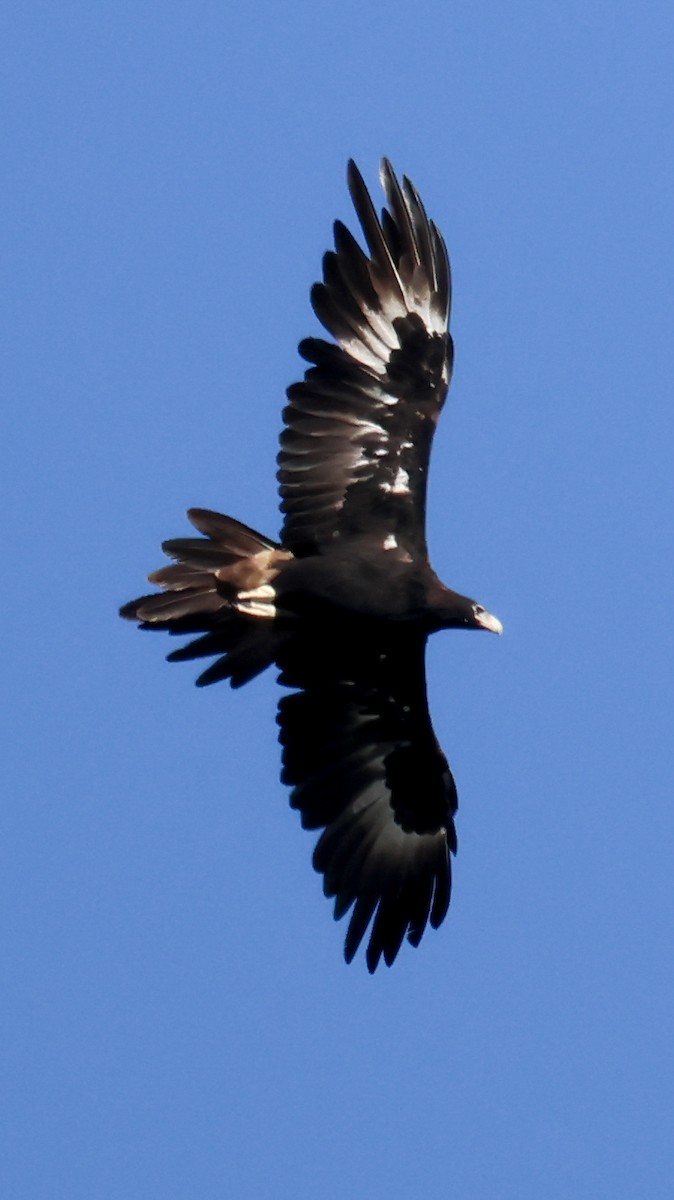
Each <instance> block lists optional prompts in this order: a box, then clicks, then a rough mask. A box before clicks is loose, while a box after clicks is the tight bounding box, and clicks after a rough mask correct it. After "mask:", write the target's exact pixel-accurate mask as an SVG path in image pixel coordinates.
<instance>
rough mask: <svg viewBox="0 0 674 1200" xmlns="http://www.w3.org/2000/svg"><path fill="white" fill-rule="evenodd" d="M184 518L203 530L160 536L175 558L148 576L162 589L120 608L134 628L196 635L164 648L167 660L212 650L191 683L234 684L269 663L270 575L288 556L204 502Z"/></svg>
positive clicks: (272, 651)
mask: <svg viewBox="0 0 674 1200" xmlns="http://www.w3.org/2000/svg"><path fill="white" fill-rule="evenodd" d="M187 516H188V518H189V520H190V521H191V523H192V525H194V527H195V529H197V530H198V531H199V532H200V533H201V534H203V535H204V536H203V537H188V538H171V539H170V540H169V541H166V542H164V543H163V547H162V548H163V550H164V552H165V554H167V555H168V557H169V558H172V559H174V560H175V561H174V562H173V563H172V564H171V565H170V566H168V567H161V568H160V569H159V570H158V571H153V572H152V574H151V575H149V576H148V578H149V581H150V583H156V584H158V585H159V587H160V588H162V589H163V590H162V591H161V592H154V593H152V594H151V595H148V596H139V597H138V599H137V600H131V601H130V602H129V603H128V604H125V605H124V606H123V608H121V609H120V614H121V616H123V617H126V618H127V619H128V620H131V621H138V622H139V623H140V628H141V629H161V630H164V631H165V632H168V633H172V634H190V633H198V634H201V636H200V637H198V638H196V640H194V641H192V642H189V643H188V644H187V645H186V646H182V647H181V648H180V649H179V650H174V651H173V653H172V654H169V655H168V659H169V662H182V661H185V660H189V659H194V658H207V657H211V656H212V655H217V656H218V658H217V661H216V662H214V663H213V664H212V665H211V666H210V667H208V668H207V669H206V670H205V671H203V672H202V674H201V675H200V676H199V678H198V679H197V684H198V685H199V686H203V685H205V684H208V683H215V682H216V680H219V679H229V680H230V681H231V684H232V687H240V686H241V685H242V684H244V683H247V682H248V680H249V679H252V678H253V677H254V676H255V675H258V674H259V673H260V671H264V670H265V668H266V667H268V666H270V665H271V663H272V662H273V661H274V658H275V655H276V649H277V644H278V636H279V635H278V629H277V624H276V621H275V617H276V604H275V600H276V593H275V589H274V580H275V579H276V576H277V575H278V572H279V569H280V567H281V566H282V565H283V563H284V562H286V561H287V560H288V559H290V558H292V555H291V554H290V553H288V551H285V550H282V549H281V547H280V546H279V545H278V544H277V543H276V542H272V541H270V540H269V539H268V538H265V537H263V536H262V534H260V533H256V532H255V530H254V529H250V528H249V527H248V526H247V525H243V524H242V523H241V522H240V521H235V520H234V518H233V517H226V516H223V515H222V514H221V513H216V512H211V511H209V510H208V509H205V508H191V509H190V510H189V511H188V514H187Z"/></svg>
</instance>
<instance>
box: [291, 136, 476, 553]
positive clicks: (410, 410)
mask: <svg viewBox="0 0 674 1200" xmlns="http://www.w3.org/2000/svg"><path fill="white" fill-rule="evenodd" d="M348 179H349V189H350V192H351V197H352V199H353V203H354V206H355V209H356V213H357V214H358V218H359V220H360V223H361V226H362V228H363V232H364V234H365V239H366V241H367V246H368V249H369V257H368V255H366V254H365V253H364V251H363V250H362V249H361V247H360V246H359V245H358V243H357V242H356V240H355V238H354V237H353V236H352V235H351V233H349V231H348V229H347V228H346V227H345V226H344V225H343V224H342V223H341V222H340V221H337V222H336V224H335V251H334V252H333V251H329V252H328V253H327V254H326V255H325V257H324V260H323V283H317V284H315V285H314V288H313V290H312V293H311V299H312V304H313V307H314V310H315V312H316V315H317V316H318V318H319V319H320V321H321V322H322V323H323V325H324V326H325V328H326V329H327V330H328V331H329V332H330V333H331V334H332V335H333V337H334V338H335V340H336V342H337V345H334V344H333V343H331V342H326V341H323V340H322V339H320V338H308V339H307V340H305V341H303V342H302V343H301V344H300V353H301V354H302V356H303V357H304V358H305V359H307V360H308V361H309V362H310V363H313V364H314V365H313V366H311V367H309V369H308V370H307V371H306V374H305V377H304V381H303V382H302V383H295V384H293V385H292V387H290V388H288V398H289V400H290V404H289V405H288V407H287V408H286V409H285V410H284V414H283V415H284V420H285V424H286V428H285V429H284V431H283V433H282V434H281V450H280V453H279V457H278V462H279V472H278V479H279V484H280V492H281V510H282V512H283V513H284V514H285V520H284V525H283V529H282V532H281V540H282V542H283V545H284V546H285V547H286V548H287V549H289V550H292V552H293V553H294V554H296V555H305V554H313V553H315V552H316V551H317V550H321V549H324V548H325V547H326V546H327V545H329V544H332V543H333V542H334V539H336V538H342V537H353V536H358V535H360V534H366V535H369V536H372V535H375V536H376V537H377V538H378V539H379V538H380V539H381V542H382V544H383V543H384V542H385V541H386V538H387V537H393V538H395V539H396V542H397V544H398V545H401V546H405V547H406V548H408V549H409V550H411V551H413V552H416V553H419V554H425V553H426V540H425V515H426V477H427V473H428V463H429V457H430V450H431V443H432V439H433V433H434V431H435V426H436V424H437V420H438V417H439V415H440V410H441V408H442V405H443V403H444V399H445V396H446V393H447V388H448V386H449V380H450V377H451V369H452V354H453V350H452V340H451V337H450V336H449V332H448V329H447V323H448V320H449V308H450V299H451V283H450V273H449V262H448V259H447V251H446V248H445V244H444V242H443V240H442V237H441V235H440V233H439V232H438V230H437V229H436V227H435V225H434V224H433V222H432V221H429V219H428V217H427V216H426V212H425V210H424V207H423V205H422V203H421V200H420V198H419V195H418V193H417V192H416V190H415V188H414V186H413V184H412V183H410V181H409V179H407V178H403V180H402V186H401V185H400V184H399V183H398V180H397V179H396V176H395V175H394V173H393V170H392V168H391V165H390V163H389V162H388V161H387V160H386V159H384V160H383V162H382V168H381V180H382V184H383V186H384V190H385V192H386V197H387V200H388V210H387V209H384V211H383V214H382V219H381V221H380V220H379V219H378V217H377V214H376V212H375V209H374V207H373V204H372V201H371V199H370V196H369V194H368V191H367V189H366V187H365V184H364V183H363V180H362V177H361V175H360V174H359V172H358V170H357V168H356V166H355V164H354V163H353V162H351V163H349V174H348Z"/></svg>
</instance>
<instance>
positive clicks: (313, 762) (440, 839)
mask: <svg viewBox="0 0 674 1200" xmlns="http://www.w3.org/2000/svg"><path fill="white" fill-rule="evenodd" d="M381 182H382V185H383V188H384V191H385V193H386V199H387V207H386V208H384V209H383V212H382V216H381V219H380V218H379V217H378V216H377V213H376V211H375V208H374V206H373V203H372V200H371V199H370V196H369V194H368V191H367V189H366V187H365V184H364V182H363V179H362V177H361V175H360V174H359V172H358V170H357V168H356V166H355V164H354V163H353V162H351V163H349V167H348V183H349V189H350V192H351V197H352V200H353V204H354V207H355V210H356V213H357V215H358V219H359V221H360V224H361V226H362V230H363V234H364V236H365V242H366V245H367V251H365V250H363V249H362V248H361V246H360V245H359V243H358V242H357V241H356V239H355V238H354V237H353V235H352V234H351V233H350V232H349V230H348V229H347V228H346V227H345V226H344V225H343V224H342V223H341V222H340V221H337V222H336V224H335V227H334V234H335V249H334V251H332V250H331V251H328V253H327V254H326V255H325V258H324V260H323V282H322V283H317V284H315V285H314V288H313V290H312V293H311V301H312V304H313V308H314V311H315V313H316V315H317V316H318V318H319V319H320V321H321V322H322V324H323V325H324V326H325V328H326V329H327V331H328V333H329V334H331V335H332V338H333V339H334V340H332V341H325V340H323V339H321V338H315V337H314V338H308V339H306V340H305V341H303V342H301V343H300V347H299V350H300V354H301V355H302V357H303V358H304V359H306V360H307V362H308V363H309V364H310V365H309V366H308V368H307V370H306V371H305V375H304V379H303V380H302V382H301V383H294V384H292V386H291V387H290V388H288V400H289V403H288V406H287V407H286V408H285V409H284V412H283V419H284V429H283V432H282V434H281V449H280V452H279V456H278V465H279V470H278V480H279V485H280V493H281V511H282V513H283V528H282V530H281V534H280V540H279V541H278V542H275V541H271V540H270V539H269V538H266V537H263V536H262V534H260V533H256V532H255V531H254V530H252V529H250V528H248V526H246V525H242V524H241V523H240V522H238V521H235V520H234V519H233V518H232V517H226V516H222V515H220V514H219V513H215V512H211V511H208V510H205V509H201V508H193V509H190V510H189V512H188V514H187V515H188V517H189V520H190V521H191V523H192V525H193V526H194V527H195V528H196V530H197V531H198V533H199V534H201V535H202V536H200V537H187V538H174V539H172V540H170V541H167V542H164V546H163V549H164V551H165V552H166V554H167V555H168V557H169V558H171V559H172V560H173V562H172V564H171V565H170V566H165V567H162V568H161V570H159V571H155V572H154V573H153V574H152V575H150V576H149V578H150V581H151V582H152V583H153V584H158V585H159V587H160V588H161V589H162V590H161V591H159V592H155V593H154V594H152V595H150V596H141V597H140V598H139V599H138V600H133V601H131V603H129V604H126V605H125V606H124V607H123V608H122V610H121V613H122V616H124V617H128V618H129V619H131V620H135V621H139V622H140V627H141V629H165V630H167V631H168V632H169V633H172V634H190V635H191V634H198V635H199V636H198V637H197V638H196V640H193V641H190V642H189V643H188V644H187V645H183V646H182V647H181V648H180V649H179V650H176V651H174V652H173V654H170V655H169V660H170V661H173V662H176V661H183V660H185V659H196V658H201V657H213V658H215V661H214V662H213V663H212V664H211V665H210V666H208V667H207V669H206V670H205V671H203V673H202V674H201V675H200V676H199V678H198V680H197V683H198V684H200V685H203V684H208V683H214V682H215V681H216V680H219V679H229V680H230V683H231V684H232V686H233V687H239V686H241V684H244V683H246V682H247V681H248V680H249V679H252V678H253V676H255V675H257V674H258V673H259V672H260V671H263V670H265V668H267V667H269V666H271V665H272V664H273V663H275V664H276V665H277V667H278V669H279V672H280V674H279V681H280V683H281V684H283V685H285V687H287V688H289V689H292V690H291V691H290V693H289V694H286V695H284V697H283V698H282V699H281V701H280V704H279V711H278V723H279V726H280V741H281V745H282V748H283V770H282V779H283V781H284V782H285V783H287V784H289V785H290V787H291V788H292V792H291V797H290V803H291V806H292V807H293V808H295V809H297V810H298V811H299V812H300V814H301V820H302V825H303V826H304V828H305V829H312V830H321V831H322V832H321V833H320V836H319V838H318V842H317V844H316V847H315V850H314V857H313V862H314V866H315V868H316V870H317V871H319V872H321V874H322V875H323V887H324V891H325V894H326V896H331V897H334V898H335V917H336V918H340V917H343V916H344V915H345V914H346V913H349V912H350V918H349V924H348V930H347V934H346V943H345V948H344V953H345V957H346V960H347V962H350V961H351V959H352V958H353V956H354V955H355V953H356V950H357V949H358V946H359V945H360V943H361V941H362V940H363V938H364V937H366V936H367V938H368V941H367V951H366V961H367V966H368V968H369V970H370V971H374V970H375V968H376V967H377V965H378V963H379V962H380V960H381V958H382V957H383V959H384V961H385V962H386V963H387V964H388V965H389V966H390V965H391V963H392V962H393V960H394V959H395V957H396V955H397V953H398V951H399V949H400V946H401V944H402V941H403V939H404V938H405V937H407V940H408V941H409V942H410V943H411V944H412V945H413V946H417V945H418V944H419V942H420V941H421V938H422V935H423V932H424V930H425V928H426V925H427V924H428V923H429V922H430V924H431V926H432V927H433V928H437V927H438V926H439V925H440V923H441V922H442V920H443V918H444V916H445V914H446V912H447V907H448V904H449V897H450V887H451V864H450V854H451V853H454V852H455V851H456V833H455V829H454V814H455V812H456V808H457V795H456V787H455V785H454V780H453V778H452V774H451V771H450V769H449V767H448V765H447V760H446V758H445V756H444V754H443V752H442V750H441V748H440V746H439V744H438V741H437V739H436V736H435V734H434V732H433V727H432V725H431V721H430V717H429V713H428V705H427V699H426V677H425V665H424V654H425V648H426V641H427V639H428V636H429V634H431V633H434V632H435V631H436V630H439V629H489V630H491V631H492V632H494V633H500V632H501V624H500V622H499V621H498V620H497V619H496V617H493V616H492V615H491V614H490V613H488V612H487V611H486V610H485V609H484V608H483V607H482V606H481V605H480V604H477V603H476V602H475V601H474V600H469V599H468V598H467V597H465V596H461V595H459V594H458V593H457V592H453V591H451V590H450V589H449V588H447V587H445V586H444V584H442V583H441V582H440V580H439V579H438V578H437V576H436V575H435V573H434V571H433V570H432V568H431V565H430V563H429V560H428V552H427V548H426V533H425V512H426V479H427V475H428V466H429V457H430V451H431V443H432V440H433V434H434V432H435V426H436V424H437V421H438V417H439V416H440V412H441V409H442V406H443V403H444V400H445V395H446V393H447V388H448V385H449V381H450V377H451V373H452V357H453V347H452V339H451V337H450V334H449V332H448V319H449V309H450V290H451V285H450V271H449V262H448V258H447V251H446V248H445V244H444V241H443V239H442V237H441V235H440V233H439V232H438V230H437V228H436V226H435V225H434V224H433V222H432V221H430V220H429V219H428V217H427V215H426V212H425V209H424V206H423V204H422V202H421V200H420V198H419V195H418V193H417V191H416V189H415V188H414V186H413V184H412V183H411V182H410V181H409V179H407V178H403V179H402V183H400V182H399V181H398V179H397V178H396V176H395V174H394V172H393V170H392V168H391V166H390V164H389V162H388V161H387V160H386V159H385V160H384V161H383V163H382V167H381Z"/></svg>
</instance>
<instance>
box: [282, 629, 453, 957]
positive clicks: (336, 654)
mask: <svg viewBox="0 0 674 1200" xmlns="http://www.w3.org/2000/svg"><path fill="white" fill-rule="evenodd" d="M328 642H329V645H328V644H327V643H328ZM424 649H425V638H424V637H423V636H422V635H421V634H419V633H418V632H416V631H414V632H410V631H407V630H401V629H400V628H398V629H397V630H395V631H393V632H392V631H391V630H390V628H389V629H382V628H381V627H380V626H379V625H378V624H377V623H372V622H369V623H362V622H360V623H355V622H350V623H347V622H345V623H344V624H343V625H341V626H340V627H339V628H337V629H331V631H330V636H329V638H325V636H324V634H323V637H322V639H321V638H320V637H319V635H318V634H317V635H316V638H315V639H313V641H312V639H311V638H306V637H305V638H303V639H301V640H300V638H299V637H298V638H296V639H294V640H293V641H291V642H290V643H289V644H288V645H287V646H286V647H285V648H284V650H283V653H282V654H281V655H279V659H278V661H279V665H280V667H281V676H280V681H281V683H283V684H286V685H287V686H289V687H293V688H301V689H302V690H301V691H297V692H294V693H293V694H291V695H289V696H284V697H283V699H282V700H281V701H280V704H279V715H278V721H279V725H280V727H281V732H280V741H281V744H282V746H283V773H282V779H283V781H284V782H285V783H289V784H291V785H292V787H293V791H292V795H291V801H290V802H291V805H292V806H293V808H296V809H299V811H300V813H301V815H302V824H303V826H304V827H305V829H323V833H322V834H321V836H320V838H319V840H318V843H317V845H316V849H315V851H314V866H315V868H316V870H318V871H320V872H322V874H323V876H324V891H325V894H326V896H334V897H335V918H336V919H339V918H340V917H342V916H344V914H345V913H346V912H347V911H348V910H349V909H350V908H352V912H351V918H350V921H349V927H348V931H347V935H346V942H345V947H344V954H345V957H346V960H347V962H350V961H351V959H352V958H353V956H354V954H355V953H356V950H357V949H358V946H359V945H360V942H361V941H362V939H363V937H364V936H365V934H366V931H367V929H368V926H369V925H370V923H371V922H372V926H371V930H370V936H369V943H368V947H367V955H366V958H367V965H368V968H369V970H370V971H374V970H375V968H376V967H377V964H378V963H379V960H380V958H381V957H382V956H383V958H384V960H385V962H386V963H387V964H388V965H389V966H390V965H391V963H392V962H393V960H394V959H395V957H396V955H397V953H398V950H399V949H400V946H401V944H402V941H403V938H404V937H405V935H407V939H408V941H409V942H411V944H412V945H413V946H417V945H418V944H419V942H420V941H421V937H422V935H423V932H424V929H425V928H426V925H427V923H428V922H429V921H430V924H431V926H432V927H433V928H437V927H438V926H439V925H440V923H441V922H442V920H443V918H444V916H445V914H446V912H447V907H448V905H449V897H450V889H451V867H450V858H449V852H450V851H452V852H455V851H456V834H455V830H454V820H453V818H454V813H455V812H456V808H457V797H456V788H455V785H454V780H453V778H452V775H451V772H450V770H449V767H448V765H447V760H446V759H445V756H444V754H443V753H442V750H441V749H440V746H439V745H438V742H437V739H436V737H435V734H434V732H433V728H432V726H431V722H430V717H429V713H428V705H427V700H426V680H425V669H424Z"/></svg>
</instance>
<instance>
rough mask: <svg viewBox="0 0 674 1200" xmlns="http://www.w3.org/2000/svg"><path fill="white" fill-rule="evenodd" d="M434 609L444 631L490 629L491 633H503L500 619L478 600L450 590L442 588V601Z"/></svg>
mask: <svg viewBox="0 0 674 1200" xmlns="http://www.w3.org/2000/svg"><path fill="white" fill-rule="evenodd" d="M433 607H434V609H435V612H436V613H437V615H438V618H439V620H440V624H441V628H443V629H488V630H489V631H490V633H503V626H502V624H501V622H500V621H499V619H498V617H495V616H493V614H492V613H490V612H487V609H486V608H484V607H483V605H482V604H478V603H477V601H476V600H471V599H470V598H469V597H468V596H461V595H459V593H458V592H453V591H452V590H451V589H450V588H446V587H443V588H442V600H441V602H440V603H439V604H437V605H434V606H433Z"/></svg>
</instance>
